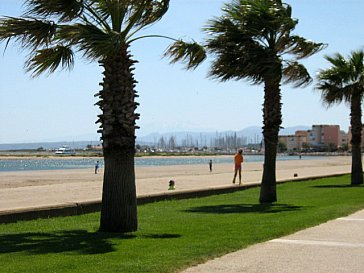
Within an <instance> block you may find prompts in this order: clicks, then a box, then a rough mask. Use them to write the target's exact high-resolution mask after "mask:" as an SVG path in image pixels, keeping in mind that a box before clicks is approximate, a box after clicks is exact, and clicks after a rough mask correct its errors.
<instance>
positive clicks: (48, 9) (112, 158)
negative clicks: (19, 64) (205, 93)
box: [0, 0, 193, 232]
mask: <svg viewBox="0 0 364 273" xmlns="http://www.w3.org/2000/svg"><path fill="white" fill-rule="evenodd" d="M25 7H26V12H25V13H24V14H23V15H22V16H21V17H19V18H14V17H5V18H2V19H1V20H0V41H7V43H8V42H9V41H10V40H15V41H16V42H18V43H19V44H20V45H21V46H22V47H23V48H27V49H29V50H30V57H29V59H28V60H27V62H26V70H27V71H31V72H33V76H37V75H39V74H42V73H45V72H49V73H51V72H54V71H55V70H56V69H57V68H59V67H60V68H71V67H72V66H73V63H74V51H79V52H81V53H82V54H83V57H85V58H86V59H88V60H91V61H98V62H99V64H100V66H102V67H103V70H104V71H103V75H104V78H103V82H102V83H100V85H101V90H100V91H99V92H98V93H97V94H96V95H95V96H97V97H99V98H100V100H99V102H98V103H97V105H98V106H99V107H100V109H101V111H102V114H100V115H99V119H98V121H97V123H99V124H100V130H99V132H100V133H101V134H102V137H101V139H102V143H103V152H104V159H105V172H104V183H103V194H102V210H101V219H100V230H102V231H112V232H131V231H135V230H137V207H136V189H135V172H134V153H135V129H136V128H138V127H137V126H136V120H137V119H138V118H139V114H137V113H135V109H136V108H137V106H138V103H137V102H135V98H136V97H138V95H137V92H136V91H135V84H136V81H135V79H134V75H133V72H132V71H133V70H134V67H133V66H134V63H136V61H135V60H133V58H132V55H131V54H130V52H129V47H130V44H131V43H133V42H134V41H136V40H139V39H141V38H145V37H164V36H158V35H149V36H136V35H137V33H138V32H139V31H140V30H142V29H144V28H146V27H148V26H150V25H152V24H154V23H156V22H157V21H159V20H160V19H161V18H162V16H163V15H164V14H165V13H166V12H167V10H168V7H169V0H25ZM165 38H167V37H165ZM180 42H181V41H180ZM181 43H182V42H181ZM192 47H193V46H192Z"/></svg>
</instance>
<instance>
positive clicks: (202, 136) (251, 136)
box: [0, 125, 311, 150]
mask: <svg viewBox="0 0 364 273" xmlns="http://www.w3.org/2000/svg"><path fill="white" fill-rule="evenodd" d="M310 129H311V127H309V126H303V125H302V126H294V127H287V128H284V129H281V130H280V135H290V134H294V133H295V132H296V131H297V130H310ZM235 134H236V137H240V138H244V139H245V140H246V141H247V143H260V141H261V140H262V128H261V127H259V126H251V127H247V128H245V129H243V130H240V131H222V132H218V131H216V132H189V131H185V132H169V133H153V134H148V135H146V136H141V137H137V140H136V141H137V144H141V145H151V144H155V143H157V142H158V141H159V140H160V139H161V138H162V137H163V138H164V140H166V141H168V139H169V138H171V137H174V139H175V141H176V143H177V144H178V145H181V144H182V143H183V142H184V141H185V142H187V143H189V142H190V143H196V142H198V143H199V145H207V146H209V145H210V144H211V141H212V140H213V139H216V138H220V137H225V136H233V135H235ZM74 139H80V138H79V137H75V138H74ZM98 144H100V142H99V141H95V140H93V141H91V140H90V141H87V140H86V141H61V140H59V139H57V141H48V142H33V143H14V144H0V150H31V149H38V148H40V147H42V148H44V149H57V148H59V147H62V146H69V147H71V148H73V149H83V148H85V147H86V146H87V145H98Z"/></svg>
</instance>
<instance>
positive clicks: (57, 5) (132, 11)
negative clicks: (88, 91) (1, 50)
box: [0, 0, 169, 76]
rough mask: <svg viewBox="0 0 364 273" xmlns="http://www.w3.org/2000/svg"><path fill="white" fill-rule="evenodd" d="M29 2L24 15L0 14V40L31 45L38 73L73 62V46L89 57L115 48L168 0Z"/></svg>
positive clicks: (146, 23) (165, 7) (164, 7)
mask: <svg viewBox="0 0 364 273" xmlns="http://www.w3.org/2000/svg"><path fill="white" fill-rule="evenodd" d="M25 7H26V12H25V13H24V15H23V16H22V17H20V18H13V17H5V18H2V19H1V20H0V41H2V40H6V41H7V42H8V43H9V41H11V40H14V41H16V42H20V43H21V45H22V47H23V48H25V49H29V50H30V55H29V59H28V61H27V63H26V69H27V70H28V71H33V72H34V73H33V75H34V76H37V75H39V74H41V73H44V72H53V71H54V70H55V69H57V68H58V67H61V68H70V67H72V65H73V55H74V51H80V52H81V53H83V55H84V57H86V58H87V59H90V60H103V59H105V58H107V57H110V56H112V55H114V54H116V53H117V52H119V50H120V48H121V47H123V46H125V45H128V44H129V43H131V42H132V41H134V40H136V39H138V37H136V34H137V33H138V31H139V30H141V29H143V28H145V27H147V26H149V25H151V24H153V23H155V22H157V21H158V20H160V19H161V18H162V16H163V15H164V14H165V13H166V11H167V10H168V7H169V0H27V1H26V2H25ZM51 52H53V53H54V54H50V53H51Z"/></svg>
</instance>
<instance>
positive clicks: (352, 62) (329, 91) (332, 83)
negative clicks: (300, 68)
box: [316, 50, 364, 105]
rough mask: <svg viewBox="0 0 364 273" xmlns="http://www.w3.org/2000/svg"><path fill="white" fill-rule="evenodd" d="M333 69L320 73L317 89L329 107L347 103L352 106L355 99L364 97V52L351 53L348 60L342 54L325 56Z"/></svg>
mask: <svg viewBox="0 0 364 273" xmlns="http://www.w3.org/2000/svg"><path fill="white" fill-rule="evenodd" d="M325 58H326V59H327V60H328V61H329V62H330V63H331V65H332V66H331V67H330V68H328V69H326V70H321V71H320V72H319V73H318V76H317V79H318V83H317V85H316V89H317V90H320V91H321V92H322V100H323V102H324V103H326V104H327V105H332V104H334V103H340V102H342V101H345V102H346V103H348V104H350V102H351V101H352V99H354V98H362V97H363V95H364V80H363V79H364V51H362V50H359V51H355V52H352V53H351V56H349V57H348V58H347V59H346V58H344V57H343V56H342V55H341V54H339V53H336V54H334V55H333V56H325Z"/></svg>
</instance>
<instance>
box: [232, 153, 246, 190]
mask: <svg viewBox="0 0 364 273" xmlns="http://www.w3.org/2000/svg"><path fill="white" fill-rule="evenodd" d="M243 162H244V157H243V150H242V149H239V150H238V152H237V153H236V154H235V156H234V164H235V173H234V179H233V184H235V179H236V175H237V174H238V173H239V185H241V163H243Z"/></svg>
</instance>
